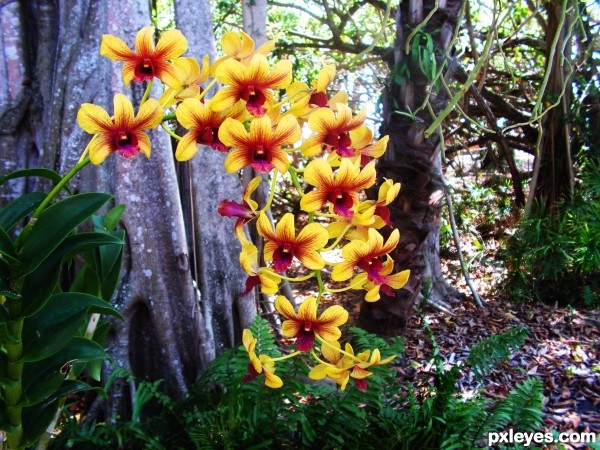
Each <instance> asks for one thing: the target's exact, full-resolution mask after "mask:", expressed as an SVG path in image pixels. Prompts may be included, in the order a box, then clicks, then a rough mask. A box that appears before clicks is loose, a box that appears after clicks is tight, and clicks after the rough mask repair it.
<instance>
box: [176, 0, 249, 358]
mask: <svg viewBox="0 0 600 450" xmlns="http://www.w3.org/2000/svg"><path fill="white" fill-rule="evenodd" d="M175 22H176V26H177V28H178V29H179V30H181V31H182V32H183V34H184V35H185V36H186V37H187V39H188V53H187V55H189V56H193V57H195V58H196V59H197V60H198V61H201V60H202V58H203V57H204V55H209V56H210V59H211V61H214V59H215V54H216V51H215V42H214V37H213V35H212V29H213V23H212V17H211V11H210V2H209V1H208V0H203V1H198V0H176V1H175ZM207 30H210V33H207ZM211 95H212V93H209V94H208V97H210V96H211ZM224 160H225V156H224V155H223V154H222V153H219V152H216V151H214V150H212V149H210V148H208V147H203V148H201V149H200V151H199V153H198V154H197V155H196V156H195V157H194V158H193V159H192V160H191V161H190V162H189V163H183V164H180V165H179V166H180V169H181V174H184V175H185V176H184V177H183V178H184V182H183V183H182V186H181V189H182V192H187V195H189V198H190V199H191V203H187V202H185V201H184V204H185V205H186V207H185V210H186V211H185V214H186V215H187V216H188V217H190V218H191V223H193V225H194V226H193V227H192V228H191V229H189V230H188V234H189V236H191V237H193V241H192V240H191V242H193V244H192V246H193V249H194V250H193V252H194V255H195V258H194V262H195V267H194V273H195V279H196V281H197V282H198V286H199V288H200V293H201V299H200V305H201V309H202V313H203V314H202V317H203V319H204V330H205V331H206V335H205V336H204V337H203V339H202V341H201V346H202V359H203V362H206V361H207V360H210V359H212V358H214V357H215V356H216V355H217V354H219V353H221V352H222V351H223V350H224V349H225V348H228V347H231V346H233V345H235V344H237V343H239V342H240V341H241V335H242V329H243V328H245V327H247V326H248V325H249V324H250V322H251V321H252V319H253V318H254V315H255V314H256V305H255V303H254V302H253V300H252V298H251V297H250V296H248V297H242V296H241V293H242V292H243V291H244V281H245V279H246V277H247V276H246V274H245V273H244V271H243V270H242V269H241V268H240V265H239V263H238V257H239V253H240V250H241V249H240V246H239V243H238V242H237V240H236V239H235V238H234V235H233V222H232V219H230V218H223V217H221V216H220V215H219V214H218V213H217V206H218V204H219V202H220V201H221V200H225V199H227V200H234V201H240V200H241V197H242V189H241V185H240V181H239V178H238V177H237V176H236V175H230V174H228V173H227V172H225V169H224V168H223V162H224ZM184 186H187V189H184Z"/></svg>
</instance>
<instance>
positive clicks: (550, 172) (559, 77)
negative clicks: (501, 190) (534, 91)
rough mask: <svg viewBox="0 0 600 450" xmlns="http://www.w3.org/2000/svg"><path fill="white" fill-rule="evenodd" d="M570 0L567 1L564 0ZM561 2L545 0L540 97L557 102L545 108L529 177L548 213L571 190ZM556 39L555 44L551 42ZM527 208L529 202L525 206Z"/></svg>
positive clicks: (566, 44)
mask: <svg viewBox="0 0 600 450" xmlns="http://www.w3.org/2000/svg"><path fill="white" fill-rule="evenodd" d="M568 3H571V2H568ZM566 7H567V5H565V4H564V3H562V2H554V1H549V2H547V4H546V10H547V12H548V33H547V35H546V36H547V37H546V64H548V63H550V65H549V67H548V68H547V70H549V71H550V74H549V78H548V85H547V88H546V92H545V96H544V98H543V99H542V101H543V102H544V104H545V105H546V106H549V105H552V104H554V103H555V102H557V100H558V99H560V101H559V102H558V105H557V106H555V107H553V108H551V109H550V110H548V111H547V113H546V115H545V117H544V119H543V124H542V131H541V133H542V139H541V142H540V147H539V149H538V156H537V159H538V161H536V165H539V171H536V172H535V174H534V178H533V180H532V194H533V197H532V198H535V199H537V200H538V201H539V202H540V204H542V205H544V207H545V208H546V210H547V211H548V212H550V213H557V209H556V206H557V203H558V202H559V201H560V200H570V199H572V197H573V191H574V177H575V175H574V172H573V159H572V157H571V136H570V124H569V123H568V121H567V119H568V117H567V115H568V113H569V108H570V103H571V95H570V88H569V87H568V83H569V74H568V71H569V64H565V62H564V61H565V59H567V60H568V59H569V57H570V54H571V36H570V35H569V33H568V30H569V27H570V24H569V22H570V20H569V19H570V16H571V13H569V12H568V11H566V10H565V17H564V20H562V21H561V16H562V14H563V12H562V9H563V8H566ZM555 39H556V45H555V47H554V48H553V47H552V44H553V42H554V40H555ZM530 209H531V204H530V205H529V208H528V210H530Z"/></svg>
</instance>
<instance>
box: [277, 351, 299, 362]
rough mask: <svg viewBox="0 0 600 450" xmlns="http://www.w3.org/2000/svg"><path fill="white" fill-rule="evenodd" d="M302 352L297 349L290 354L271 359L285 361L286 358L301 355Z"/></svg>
mask: <svg viewBox="0 0 600 450" xmlns="http://www.w3.org/2000/svg"><path fill="white" fill-rule="evenodd" d="M300 353H302V352H299V351H295V352H294V353H290V354H289V355H285V356H280V357H279V358H271V361H273V362H276V361H283V360H284V359H290V358H293V357H294V356H296V355H299V354H300Z"/></svg>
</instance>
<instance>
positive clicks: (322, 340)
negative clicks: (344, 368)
mask: <svg viewBox="0 0 600 450" xmlns="http://www.w3.org/2000/svg"><path fill="white" fill-rule="evenodd" d="M315 336H316V337H317V339H318V340H319V342H321V343H322V344H325V345H327V346H328V347H330V348H333V349H334V350H337V351H338V352H340V353H341V354H342V355H346V356H349V357H350V358H352V359H353V360H354V361H359V360H358V358H356V356H355V355H353V354H352V353H348V352H347V351H345V350H342V349H341V348H338V347H335V346H334V345H331V344H330V343H329V342H327V341H326V340H325V339H323V338H322V337H321V336H319V335H318V334H317V333H315Z"/></svg>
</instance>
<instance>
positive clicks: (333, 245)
mask: <svg viewBox="0 0 600 450" xmlns="http://www.w3.org/2000/svg"><path fill="white" fill-rule="evenodd" d="M351 226H352V225H351V224H348V225H346V228H344V230H343V231H342V234H340V235H339V236H338V237H337V239H336V240H335V241H333V244H331V245H330V246H329V247H327V248H324V249H323V250H321V251H322V252H328V251H329V250H333V249H334V248H335V246H336V245H338V244H339V243H340V241H341V240H342V239H343V237H344V236H345V235H346V233H347V232H348V230H349V229H350V227H351Z"/></svg>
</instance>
